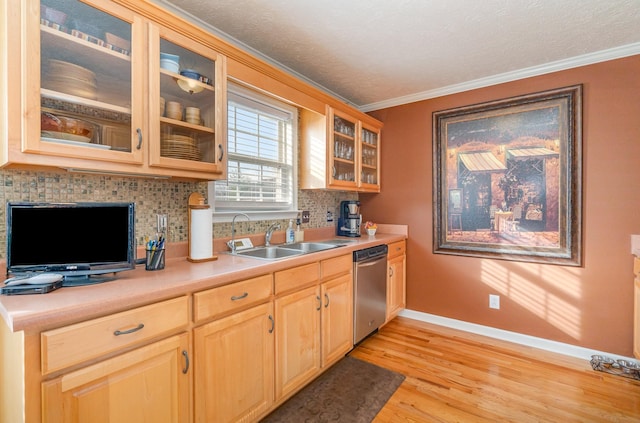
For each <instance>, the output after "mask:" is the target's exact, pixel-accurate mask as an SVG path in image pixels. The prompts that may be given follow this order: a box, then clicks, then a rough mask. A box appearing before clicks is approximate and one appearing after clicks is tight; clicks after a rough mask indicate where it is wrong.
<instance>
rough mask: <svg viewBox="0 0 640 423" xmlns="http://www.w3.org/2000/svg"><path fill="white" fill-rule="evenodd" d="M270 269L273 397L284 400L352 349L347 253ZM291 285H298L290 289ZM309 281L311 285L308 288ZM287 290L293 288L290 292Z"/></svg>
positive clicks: (351, 296)
mask: <svg viewBox="0 0 640 423" xmlns="http://www.w3.org/2000/svg"><path fill="white" fill-rule="evenodd" d="M319 269H320V274H318V264H317V263H314V264H310V265H306V266H299V267H296V268H292V269H287V270H284V271H281V272H276V275H275V282H276V294H278V293H280V292H287V293H288V294H286V295H281V296H277V297H276V300H275V316H276V400H279V399H282V398H286V397H287V396H288V395H290V394H292V393H293V392H295V391H297V390H298V389H299V388H300V387H302V386H304V385H305V384H306V383H307V382H309V381H310V380H312V379H313V378H314V377H315V376H317V375H318V373H320V371H321V370H322V369H324V368H326V367H328V366H330V365H331V364H333V363H335V362H336V361H338V360H339V359H340V358H341V357H343V356H344V355H345V354H346V353H348V352H349V351H350V350H351V348H353V276H352V272H353V261H352V258H351V255H350V254H345V255H343V256H339V257H335V258H331V259H327V260H322V261H321V262H320V266H319ZM296 283H297V286H299V287H303V288H302V289H297V290H296ZM310 285H311V286H310ZM291 290H293V292H291Z"/></svg>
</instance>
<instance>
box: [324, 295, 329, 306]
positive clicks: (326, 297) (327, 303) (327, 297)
mask: <svg viewBox="0 0 640 423" xmlns="http://www.w3.org/2000/svg"><path fill="white" fill-rule="evenodd" d="M324 299H325V302H324V308H327V307H329V294H327V293H326V292H325V293H324Z"/></svg>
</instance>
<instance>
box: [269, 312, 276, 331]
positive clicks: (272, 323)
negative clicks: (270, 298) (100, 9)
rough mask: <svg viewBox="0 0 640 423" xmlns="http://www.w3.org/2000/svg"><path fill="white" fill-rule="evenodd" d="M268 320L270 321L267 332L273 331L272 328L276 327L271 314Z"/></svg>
mask: <svg viewBox="0 0 640 423" xmlns="http://www.w3.org/2000/svg"><path fill="white" fill-rule="evenodd" d="M269 321H270V322H271V329H269V333H273V330H274V329H275V328H276V321H275V320H273V316H272V315H269Z"/></svg>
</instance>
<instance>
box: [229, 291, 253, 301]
mask: <svg viewBox="0 0 640 423" xmlns="http://www.w3.org/2000/svg"><path fill="white" fill-rule="evenodd" d="M248 296H249V293H248V292H245V293H244V294H242V295H232V296H231V301H238V300H241V299H243V298H247V297H248Z"/></svg>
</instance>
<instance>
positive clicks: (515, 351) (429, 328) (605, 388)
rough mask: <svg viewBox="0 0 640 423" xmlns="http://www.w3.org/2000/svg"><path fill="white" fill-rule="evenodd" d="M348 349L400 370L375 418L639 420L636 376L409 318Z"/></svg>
mask: <svg viewBox="0 0 640 423" xmlns="http://www.w3.org/2000/svg"><path fill="white" fill-rule="evenodd" d="M350 355H351V356H353V357H357V358H360V359H362V360H365V361H369V362H371V363H374V364H376V365H378V366H381V367H385V368H387V369H390V370H393V371H396V372H399V373H402V374H404V375H405V376H406V379H405V381H404V382H403V383H402V385H401V386H400V387H399V388H398V390H397V391H396V392H395V394H394V395H393V396H392V397H391V398H390V400H389V401H388V403H387V404H386V405H385V406H384V408H383V409H382V410H381V411H380V413H379V414H378V416H376V419H375V420H374V421H375V422H382V423H384V422H393V423H396V422H407V423H409V422H443V423H449V422H518V423H526V422H535V423H538V422H563V423H565V422H567V423H568V422H621V423H626V422H635V423H637V422H640V381H637V380H633V379H629V378H625V377H622V376H615V375H610V374H607V373H603V372H597V371H594V370H593V369H592V368H591V365H590V364H589V362H588V361H586V360H581V359H577V358H574V357H568V356H565V355H561V354H554V353H551V352H548V351H543V350H537V349H535V348H531V347H526V346H522V345H518V344H512V343H509V342H506V341H501V340H496V339H492V338H488V337H483V336H481V335H476V334H471V333H467V332H462V331H457V330H455V329H450V328H444V327H441V326H436V325H433V324H429V323H424V322H419V321H416V320H412V319H407V318H403V317H398V318H396V319H394V320H393V321H391V322H389V323H388V324H387V325H386V326H384V327H383V328H381V329H380V331H379V332H378V333H377V334H374V335H373V336H371V337H369V338H368V339H366V340H365V341H364V342H362V343H361V344H360V345H358V347H357V348H356V349H354V350H353V351H352V352H351V354H350Z"/></svg>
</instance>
